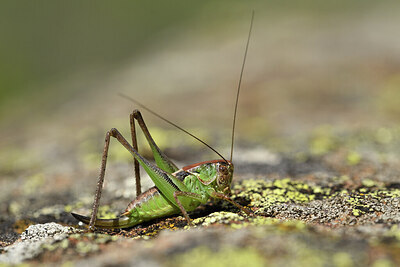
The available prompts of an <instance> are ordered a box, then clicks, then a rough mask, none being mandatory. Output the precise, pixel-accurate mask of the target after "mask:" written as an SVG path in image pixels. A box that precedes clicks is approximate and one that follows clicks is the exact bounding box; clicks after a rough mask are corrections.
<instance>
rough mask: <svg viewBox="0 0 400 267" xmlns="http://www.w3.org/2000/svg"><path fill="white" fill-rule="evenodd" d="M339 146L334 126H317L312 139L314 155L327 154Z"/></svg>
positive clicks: (311, 149)
mask: <svg viewBox="0 0 400 267" xmlns="http://www.w3.org/2000/svg"><path fill="white" fill-rule="evenodd" d="M336 147H337V140H336V138H335V136H334V134H333V129H332V126H330V125H321V126H319V127H318V128H316V129H315V130H314V132H313V134H312V137H311V140H310V152H311V154H313V155H317V156H320V155H325V154H327V153H328V152H330V151H332V150H333V149H335V148H336Z"/></svg>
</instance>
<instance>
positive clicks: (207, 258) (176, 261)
mask: <svg viewBox="0 0 400 267" xmlns="http://www.w3.org/2000/svg"><path fill="white" fill-rule="evenodd" d="M265 264H266V262H265V260H264V258H263V256H262V255H261V254H260V253H259V252H258V251H257V250H255V249H254V248H233V247H224V248H222V249H220V250H217V251H213V250H211V249H210V248H208V247H205V246H200V247H196V248H194V249H192V250H190V251H188V252H186V253H183V254H180V255H177V256H175V257H173V259H172V260H170V261H169V262H168V263H167V266H191V267H196V266H216V267H218V266H232V267H235V266H255V267H257V266H260V267H261V266H265Z"/></svg>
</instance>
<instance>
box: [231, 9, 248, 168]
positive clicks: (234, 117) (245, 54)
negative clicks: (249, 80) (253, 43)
mask: <svg viewBox="0 0 400 267" xmlns="http://www.w3.org/2000/svg"><path fill="white" fill-rule="evenodd" d="M253 21H254V10H253V12H252V13H251V22H250V29H249V35H248V37H247V43H246V49H245V51H244V57H243V63H242V69H241V71H240V77H239V83H238V88H237V93H236V102H235V111H234V112H233V124H232V143H231V157H230V161H231V162H232V156H233V143H234V141H235V126H236V113H237V107H238V102H239V93H240V85H241V84H242V77H243V71H244V65H245V64H246V58H247V51H248V50H249V43H250V36H251V30H252V29H253Z"/></svg>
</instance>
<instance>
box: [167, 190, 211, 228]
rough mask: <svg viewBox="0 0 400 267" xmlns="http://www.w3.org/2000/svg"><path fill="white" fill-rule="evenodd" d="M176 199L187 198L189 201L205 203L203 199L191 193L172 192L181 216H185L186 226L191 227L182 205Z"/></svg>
mask: <svg viewBox="0 0 400 267" xmlns="http://www.w3.org/2000/svg"><path fill="white" fill-rule="evenodd" d="M178 197H187V198H189V199H194V200H198V201H200V202H201V203H203V202H205V201H204V198H203V197H202V196H201V195H199V194H196V193H192V192H183V191H175V192H174V199H175V201H176V203H177V204H178V207H179V209H180V210H181V212H182V214H183V216H185V219H186V221H187V222H188V225H190V226H193V224H192V221H191V220H190V217H189V215H188V214H187V212H186V210H185V208H184V207H183V205H182V203H181V201H180V200H179V199H178Z"/></svg>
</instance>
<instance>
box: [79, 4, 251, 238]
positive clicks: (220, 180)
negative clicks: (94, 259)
mask: <svg viewBox="0 0 400 267" xmlns="http://www.w3.org/2000/svg"><path fill="white" fill-rule="evenodd" d="M253 20H254V11H253V13H252V17H251V23H250V29H249V33H248V37H247V43H246V48H245V53H244V58H243V63H242V68H241V73H240V78H239V83H238V87H237V94H236V102H235V110H234V116H233V126H232V143H231V154H230V160H226V159H225V158H224V157H223V156H222V155H221V154H220V153H218V152H217V151H216V150H215V149H213V148H212V147H211V146H209V145H208V144H206V143H205V142H203V141H202V140H200V139H199V138H197V137H196V136H194V135H193V134H191V133H189V132H187V131H186V130H184V129H182V128H181V127H179V126H178V125H176V124H174V123H172V122H170V121H169V120H167V119H165V118H163V117H162V116H160V115H158V114H157V113H155V112H154V111H152V110H150V109H148V108H147V107H146V106H144V105H143V104H141V103H139V102H138V101H136V100H134V99H132V98H130V97H128V96H125V95H122V96H123V97H125V98H128V99H130V100H131V101H133V102H134V103H135V104H137V105H138V106H140V107H142V108H143V109H145V110H147V111H148V112H150V113H152V114H153V115H155V116H157V117H159V118H160V119H162V120H164V121H166V122H167V123H169V124H172V125H173V126H175V127H177V128H178V129H180V130H182V131H184V132H185V133H187V134H189V135H190V136H192V137H193V138H195V139H197V140H198V141H200V142H201V143H203V144H204V145H205V146H207V147H208V148H210V149H211V150H213V151H214V152H215V153H216V154H218V155H219V156H220V157H221V159H217V160H210V161H204V162H200V163H195V164H192V165H188V166H185V167H183V168H181V169H179V168H178V167H177V166H176V165H175V164H174V163H173V162H172V161H171V160H170V159H169V158H168V157H167V156H166V155H165V154H164V153H163V152H162V151H161V150H160V149H159V147H158V146H157V145H156V143H155V142H154V140H153V138H152V136H151V134H150V132H149V130H148V129H147V126H146V124H145V122H144V120H143V117H142V115H141V113H140V112H139V111H138V110H134V111H133V112H132V113H131V114H130V126H131V137H132V145H130V144H129V142H128V141H127V140H126V139H125V138H124V137H123V136H122V135H121V133H120V132H119V131H118V130H117V129H115V128H113V129H111V130H110V131H108V132H107V133H106V138H105V144H104V150H103V156H102V161H101V167H100V174H99V178H98V182H97V188H96V193H95V198H94V203H93V208H92V214H91V217H86V216H82V215H79V214H75V213H72V215H73V216H74V217H75V218H76V219H78V220H79V221H82V222H83V223H85V224H89V229H90V230H94V229H95V227H98V228H128V227H132V226H135V225H138V224H140V223H142V222H146V221H151V220H153V219H156V218H160V217H165V216H169V215H173V214H179V213H182V214H183V215H184V217H185V218H186V220H187V222H188V224H189V225H192V223H191V220H190V218H189V216H188V214H187V212H188V211H193V210H194V209H196V208H197V207H198V206H200V205H201V204H205V203H206V202H207V201H208V200H209V199H210V198H216V199H222V200H225V201H229V202H230V203H232V204H233V205H235V206H236V207H238V208H239V209H240V210H242V211H243V212H245V213H246V214H250V212H249V211H248V210H247V209H245V208H244V207H242V206H241V205H240V204H238V203H236V202H235V201H233V200H232V199H231V198H230V197H229V195H230V193H231V190H230V186H231V183H232V176H233V170H234V167H233V163H232V156H233V143H234V131H235V123H236V113H237V106H238V100H239V92H240V86H241V81H242V76H243V70H244V66H245V62H246V57H247V51H248V47H249V42H250V36H251V30H252V27H253ZM135 120H136V121H137V123H138V124H139V126H140V128H141V130H142V131H143V133H144V135H145V137H146V139H147V142H148V143H149V145H150V148H151V150H152V153H153V157H154V160H155V163H156V165H154V164H152V163H150V162H149V161H148V160H146V159H145V158H144V157H142V156H141V155H140V154H139V152H138V146H137V139H136V127H135ZM110 137H114V138H116V139H117V140H118V141H119V143H121V144H122V145H123V146H124V147H125V148H126V149H127V150H128V151H129V152H130V153H131V154H132V156H133V157H134V170H135V177H136V196H137V197H136V198H135V199H134V200H133V201H132V202H131V203H129V205H128V207H127V208H126V210H125V212H123V213H122V214H121V215H120V216H119V217H118V218H115V219H97V218H96V217H97V212H98V207H99V203H100V198H101V192H102V188H103V182H104V175H105V169H106V163H107V155H108V148H109V144H110ZM139 164H140V165H141V166H142V167H143V168H144V170H145V171H146V172H147V174H148V175H149V176H150V178H151V179H152V181H153V182H154V184H155V186H154V187H152V188H150V189H148V190H147V191H145V192H143V193H141V185H140V172H139Z"/></svg>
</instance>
